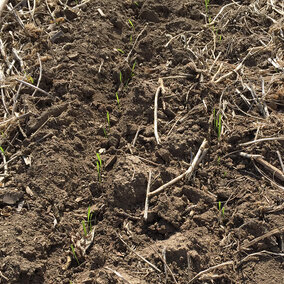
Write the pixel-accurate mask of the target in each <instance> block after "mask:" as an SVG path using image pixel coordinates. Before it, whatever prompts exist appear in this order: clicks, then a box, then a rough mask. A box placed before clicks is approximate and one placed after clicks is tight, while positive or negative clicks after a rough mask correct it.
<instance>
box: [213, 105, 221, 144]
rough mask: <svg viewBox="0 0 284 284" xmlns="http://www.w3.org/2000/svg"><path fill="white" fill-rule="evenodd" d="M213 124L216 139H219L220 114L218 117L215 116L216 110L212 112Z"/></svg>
mask: <svg viewBox="0 0 284 284" xmlns="http://www.w3.org/2000/svg"><path fill="white" fill-rule="evenodd" d="M213 117H214V119H213V123H214V129H215V131H216V132H217V136H218V139H220V137H221V132H222V114H221V113H219V114H218V116H217V115H216V110H215V109H214V110H213Z"/></svg>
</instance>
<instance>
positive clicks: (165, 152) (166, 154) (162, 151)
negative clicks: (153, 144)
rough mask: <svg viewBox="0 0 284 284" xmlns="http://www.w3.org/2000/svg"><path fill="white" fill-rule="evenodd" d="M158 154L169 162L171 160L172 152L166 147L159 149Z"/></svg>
mask: <svg viewBox="0 0 284 284" xmlns="http://www.w3.org/2000/svg"><path fill="white" fill-rule="evenodd" d="M156 156H158V157H160V158H161V159H162V160H163V161H164V162H166V163H169V162H170V160H171V157H170V153H169V151H168V150H166V149H159V150H158V151H157V152H156Z"/></svg>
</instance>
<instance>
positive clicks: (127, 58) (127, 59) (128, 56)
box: [125, 24, 148, 62]
mask: <svg viewBox="0 0 284 284" xmlns="http://www.w3.org/2000/svg"><path fill="white" fill-rule="evenodd" d="M147 26H148V24H146V26H145V27H144V28H143V29H142V31H141V32H140V33H139V34H138V36H137V38H136V40H135V42H134V44H133V46H132V48H131V50H130V51H129V53H128V55H127V57H126V58H125V60H126V62H128V61H129V58H130V55H131V53H132V52H133V50H134V48H135V45H136V44H137V42H138V39H139V38H140V36H141V35H142V34H143V33H144V31H145V30H146V28H147Z"/></svg>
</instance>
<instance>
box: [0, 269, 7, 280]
mask: <svg viewBox="0 0 284 284" xmlns="http://www.w3.org/2000/svg"><path fill="white" fill-rule="evenodd" d="M0 276H1V277H2V278H3V279H5V280H6V281H8V282H9V278H7V277H6V276H4V275H3V273H2V272H1V271H0Z"/></svg>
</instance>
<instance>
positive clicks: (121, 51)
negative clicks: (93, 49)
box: [116, 48, 125, 54]
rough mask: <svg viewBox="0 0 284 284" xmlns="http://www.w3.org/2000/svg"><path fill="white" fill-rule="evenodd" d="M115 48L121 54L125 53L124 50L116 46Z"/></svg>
mask: <svg viewBox="0 0 284 284" xmlns="http://www.w3.org/2000/svg"><path fill="white" fill-rule="evenodd" d="M116 50H117V51H118V52H120V53H122V54H124V53H125V52H124V51H123V50H122V49H120V48H117V49H116Z"/></svg>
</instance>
